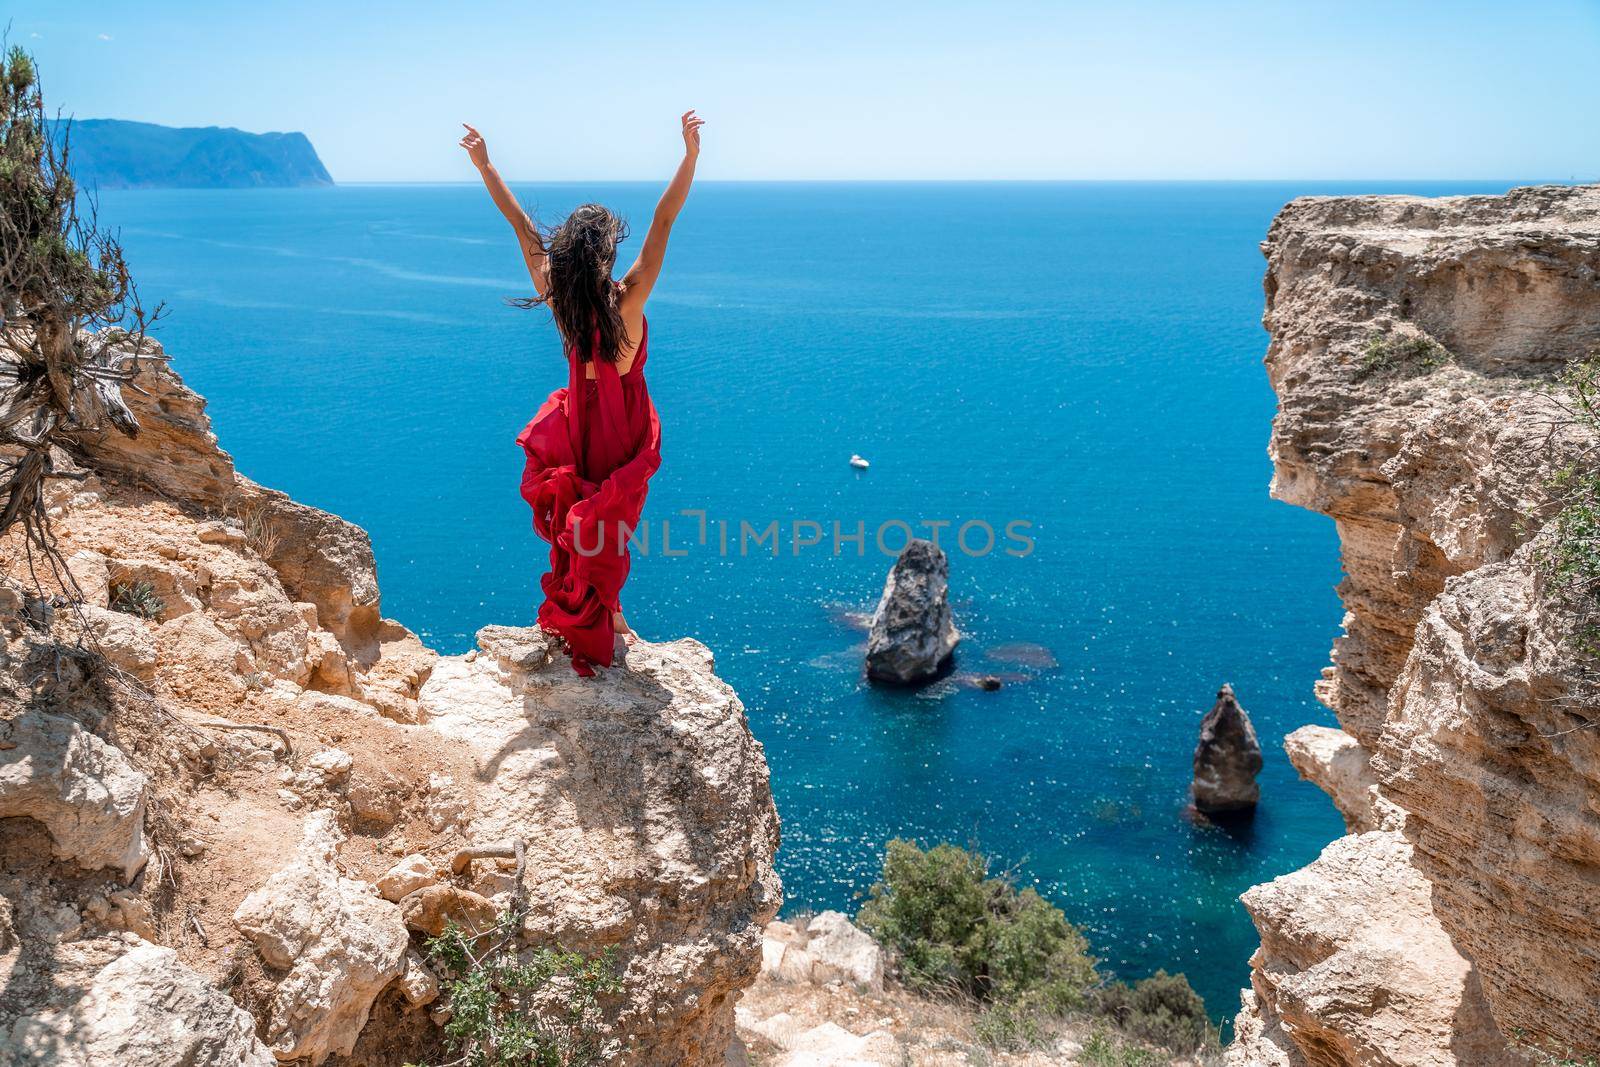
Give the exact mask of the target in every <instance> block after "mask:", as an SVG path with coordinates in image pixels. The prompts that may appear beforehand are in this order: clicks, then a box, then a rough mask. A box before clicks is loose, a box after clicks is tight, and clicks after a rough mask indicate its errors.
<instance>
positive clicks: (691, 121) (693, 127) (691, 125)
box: [469, 108, 706, 159]
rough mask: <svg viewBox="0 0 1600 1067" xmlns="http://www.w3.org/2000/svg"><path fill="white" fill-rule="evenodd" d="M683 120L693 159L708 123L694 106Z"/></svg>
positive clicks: (685, 151)
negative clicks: (701, 134)
mask: <svg viewBox="0 0 1600 1067" xmlns="http://www.w3.org/2000/svg"><path fill="white" fill-rule="evenodd" d="M681 121H682V122H683V154H684V155H686V156H689V157H690V158H691V159H692V158H694V157H695V156H698V155H699V154H700V127H702V126H704V125H705V124H706V120H705V119H703V118H701V117H700V116H699V115H696V114H695V113H694V108H690V109H689V110H688V111H685V112H684V113H683V119H682V120H681ZM469 128H470V127H469Z"/></svg>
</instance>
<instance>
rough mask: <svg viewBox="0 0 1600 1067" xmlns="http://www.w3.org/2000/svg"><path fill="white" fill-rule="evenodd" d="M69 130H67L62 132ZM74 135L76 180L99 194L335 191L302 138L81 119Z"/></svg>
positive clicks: (73, 126) (229, 129) (217, 128)
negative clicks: (309, 188) (295, 188)
mask: <svg viewBox="0 0 1600 1067" xmlns="http://www.w3.org/2000/svg"><path fill="white" fill-rule="evenodd" d="M63 125H65V124H63ZM68 133H69V135H70V138H71V143H72V171H73V176H74V177H75V178H77V179H78V181H79V182H81V183H83V184H84V185H87V186H90V187H94V188H100V189H254V188H276V187H287V186H300V185H332V184H333V179H332V178H331V177H329V175H328V170H327V168H326V167H324V166H323V165H322V160H321V159H320V158H318V156H317V150H316V149H315V148H313V147H312V145H311V141H310V140H309V139H308V138H307V137H306V135H305V134H303V133H247V132H245V131H244V130H236V129H233V128H232V127H224V126H186V127H176V126H158V125H156V124H155V123H153V122H128V121H126V120H124V119H79V120H78V121H76V122H73V123H71V125H70V127H68Z"/></svg>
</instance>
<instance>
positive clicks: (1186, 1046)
mask: <svg viewBox="0 0 1600 1067" xmlns="http://www.w3.org/2000/svg"><path fill="white" fill-rule="evenodd" d="M856 921H857V922H858V923H859V924H860V925H861V927H862V928H863V929H864V930H866V931H867V932H868V933H870V934H872V935H873V936H874V937H876V938H877V939H878V940H879V941H880V942H881V943H882V944H883V945H884V946H885V947H886V948H888V949H889V951H890V952H891V953H892V954H893V956H894V959H895V962H896V966H897V967H898V969H899V973H900V976H901V979H902V980H903V981H904V982H905V983H906V984H907V985H908V986H910V987H911V988H913V989H920V990H924V991H927V990H949V991H956V992H960V993H964V994H966V995H968V996H971V997H973V998H975V999H976V1000H977V1001H978V1002H979V1003H980V1004H981V1005H982V1012H981V1014H980V1015H979V1017H978V1022H977V1034H978V1038H979V1039H980V1040H981V1041H982V1042H983V1043H984V1044H986V1045H989V1046H991V1047H994V1048H1019V1047H1026V1046H1029V1045H1038V1044H1042V1043H1045V1042H1046V1041H1048V1039H1049V1038H1050V1037H1051V1036H1052V1034H1053V1033H1054V1032H1055V1031H1056V1030H1057V1029H1058V1028H1059V1027H1058V1024H1059V1023H1060V1022H1061V1021H1062V1020H1063V1019H1065V1018H1067V1017H1069V1016H1072V1015H1075V1014H1085V1013H1087V1014H1093V1015H1096V1016H1103V1017H1105V1018H1106V1019H1108V1020H1109V1021H1111V1022H1113V1023H1115V1024H1116V1025H1117V1026H1118V1027H1120V1028H1121V1029H1123V1030H1124V1031H1125V1032H1126V1033H1127V1034H1128V1035H1130V1036H1132V1037H1135V1038H1137V1039H1139V1040H1141V1041H1148V1042H1151V1043H1153V1044H1160V1045H1164V1046H1166V1047H1169V1048H1172V1049H1173V1050H1175V1051H1179V1052H1192V1051H1195V1050H1198V1049H1201V1048H1206V1047H1211V1046H1214V1045H1215V1044H1216V1031H1215V1030H1214V1029H1213V1028H1212V1026H1211V1023H1210V1020H1209V1019H1207V1018H1206V1014H1205V1006H1204V1004H1203V1003H1202V1002H1201V1000H1200V997H1199V996H1198V995H1197V994H1196V993H1195V992H1194V990H1193V989H1192V988H1190V986H1189V983H1188V980H1187V979H1185V978H1184V977H1183V976H1182V975H1168V974H1166V973H1165V972H1158V973H1157V974H1156V975H1155V976H1154V977H1152V978H1146V979H1145V980H1143V981H1142V982H1139V983H1136V984H1135V985H1133V986H1127V985H1123V984H1122V983H1110V984H1107V983H1106V979H1105V977H1104V976H1103V975H1102V974H1100V972H1099V971H1098V970H1097V969H1096V960H1095V959H1094V957H1093V956H1091V955H1090V954H1089V943H1088V941H1087V940H1086V939H1085V938H1084V936H1083V931H1082V930H1080V929H1079V928H1078V927H1076V926H1074V925H1073V924H1072V923H1070V922H1068V921H1067V917H1066V916H1065V915H1064V914H1063V913H1062V911H1061V909H1060V908H1058V907H1056V906H1055V905H1053V904H1051V903H1050V902H1049V901H1047V900H1045V899H1044V898H1043V897H1041V896H1040V895H1039V894H1038V893H1036V892H1034V891H1033V890H1032V889H1022V890H1018V889H1017V887H1016V886H1015V885H1013V884H1012V883H1011V881H1010V880H1009V879H1006V878H1004V877H990V875H989V864H988V861H987V860H986V859H985V858H984V857H982V856H980V855H978V854H976V853H974V852H970V851H968V850H966V849H963V848H957V847H955V846H954V845H949V844H941V845H936V846H934V847H933V848H930V849H927V850H926V851H924V850H923V849H921V848H919V847H918V846H917V845H916V844H915V843H914V842H911V841H904V840H900V839H896V840H893V841H890V842H889V845H888V849H887V850H886V852H885V853H884V858H883V877H882V879H881V880H880V881H879V882H878V883H877V884H875V885H874V886H873V887H872V890H871V893H870V896H869V899H868V900H867V902H866V904H865V905H864V906H863V907H862V908H861V913H860V914H859V915H858V916H857V917H856ZM1116 1047H1121V1046H1116ZM1128 1047H1129V1048H1130V1049H1132V1050H1133V1051H1131V1052H1129V1053H1128V1055H1130V1056H1133V1055H1135V1054H1137V1055H1143V1054H1144V1053H1143V1051H1142V1050H1140V1049H1138V1048H1136V1047H1134V1046H1128ZM1108 1048H1111V1046H1108ZM1107 1054H1108V1055H1110V1054H1111V1053H1110V1052H1108V1053H1107ZM1106 1062H1107V1063H1112V1062H1123V1061H1113V1060H1107V1061H1106ZM1126 1062H1128V1063H1139V1062H1144V1061H1141V1060H1138V1059H1130V1060H1127V1061H1126Z"/></svg>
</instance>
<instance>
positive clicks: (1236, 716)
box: [1191, 685, 1261, 814]
mask: <svg viewBox="0 0 1600 1067" xmlns="http://www.w3.org/2000/svg"><path fill="white" fill-rule="evenodd" d="M1260 773H1261V742H1259V741H1257V740H1256V729H1255V727H1254V726H1253V725H1251V722H1250V716H1249V715H1248V714H1246V713H1245V710H1244V708H1242V707H1240V706H1239V702H1238V701H1237V700H1235V699H1234V696H1233V686H1231V685H1224V686H1223V687H1222V688H1221V689H1220V690H1218V692H1217V702H1216V704H1214V705H1213V706H1212V708H1211V710H1210V711H1208V712H1206V714H1205V717H1204V718H1202V719H1201V720H1200V742H1199V744H1197V745H1195V749H1194V783H1193V785H1192V786H1191V794H1192V795H1193V797H1194V806H1195V808H1196V809H1198V810H1200V811H1202V812H1205V813H1207V814H1216V813H1223V812H1238V811H1249V810H1250V809H1252V808H1254V807H1255V806H1256V801H1257V800H1258V799H1259V798H1260V796H1261V788H1260V786H1258V785H1257V784H1256V775H1257V774H1260Z"/></svg>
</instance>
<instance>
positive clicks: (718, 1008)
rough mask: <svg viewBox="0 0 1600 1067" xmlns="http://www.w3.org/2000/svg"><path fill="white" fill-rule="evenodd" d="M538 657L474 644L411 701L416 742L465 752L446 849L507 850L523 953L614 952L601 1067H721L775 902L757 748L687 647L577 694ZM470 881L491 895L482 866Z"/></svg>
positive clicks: (539, 644) (508, 639) (542, 649)
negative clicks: (521, 863) (514, 869)
mask: <svg viewBox="0 0 1600 1067" xmlns="http://www.w3.org/2000/svg"><path fill="white" fill-rule="evenodd" d="M554 651H555V650H554V649H553V648H552V647H551V646H550V643H549V641H548V640H547V638H546V637H545V636H544V635H543V634H542V633H540V632H539V631H537V630H533V629H512V628H508V627H498V626H497V627H487V628H485V629H484V630H482V631H480V632H479V634H478V648H477V650H476V655H468V656H446V657H443V658H441V659H439V660H438V662H437V663H436V664H435V665H434V666H433V669H432V671H431V674H430V675H429V677H428V679H427V681H426V682H425V683H424V685H423V686H422V689H421V693H420V696H419V706H420V709H421V712H422V718H423V721H424V722H425V723H426V724H427V725H426V726H424V727H422V728H421V729H424V730H430V731H436V732H437V733H438V734H440V735H441V736H443V737H447V738H451V739H455V740H457V741H460V742H463V743H465V744H467V745H468V746H470V748H471V750H472V751H473V752H474V753H476V759H477V761H478V766H477V769H476V771H475V773H474V775H473V779H474V781H473V797H472V803H471V805H470V807H469V808H467V810H466V811H465V812H464V813H463V816H462V817H463V819H464V820H465V823H466V826H465V832H464V833H463V836H464V837H465V838H466V839H467V840H469V841H475V842H488V841H506V840H518V839H520V840H522V841H524V842H525V844H526V846H527V864H526V873H525V876H524V885H523V888H524V892H525V894H526V899H527V902H528V905H529V908H530V911H529V914H528V917H527V919H526V920H525V923H524V929H525V931H526V936H527V938H528V940H530V941H531V942H533V943H545V944H548V943H552V942H556V943H560V944H563V945H565V946H567V947H568V948H570V949H573V950H576V951H583V952H596V951H599V950H601V949H602V948H604V947H606V946H613V947H614V948H615V950H616V952H617V958H618V962H619V963H620V964H621V965H622V980H623V993H622V996H621V998H620V1000H621V1002H622V1006H621V1009H620V1011H618V1012H617V1013H616V1014H615V1015H614V1016H608V1018H607V1020H606V1031H607V1033H608V1034H615V1035H627V1037H628V1038H629V1039H630V1041H629V1043H628V1044H627V1046H626V1047H625V1048H624V1050H623V1052H622V1053H621V1054H620V1056H619V1057H618V1058H617V1059H616V1060H615V1061H614V1062H615V1063H617V1064H619V1065H626V1067H641V1065H653V1064H657V1063H673V1064H685V1065H691V1067H711V1065H721V1064H722V1062H723V1058H724V1054H725V1052H726V1050H727V1049H728V1047H729V1045H730V1042H731V1041H732V1039H733V1036H734V1034H733V1005H734V1001H735V1000H736V999H737V996H738V993H739V991H740V990H741V989H742V988H743V987H744V986H745V985H747V984H748V983H749V982H751V981H752V980H753V979H754V978H755V977H756V974H757V971H758V968H759V966H760V960H761V931H762V926H763V924H764V923H765V922H766V921H767V920H768V919H770V918H772V916H773V914H774V912H776V910H777V907H778V904H779V901H780V888H779V884H778V879H777V875H776V873H775V872H774V870H773V868H772V855H773V851H774V849H776V847H777V843H778V822H777V815H776V812H775V810H774V808H773V805H772V794H771V792H770V790H769V788H768V785H767V770H766V762H765V759H764V757H763V754H762V750H761V745H760V743H759V742H757V741H756V740H755V738H753V737H752V736H751V734H750V729H749V725H748V723H747V721H746V719H745V714H744V707H743V705H741V704H740V703H739V699H738V697H737V696H736V695H735V694H734V692H733V690H732V689H730V688H728V686H727V685H726V684H725V683H723V682H722V681H721V680H720V679H718V678H717V677H716V675H715V673H713V670H712V659H711V655H710V653H709V652H708V651H707V650H706V649H705V647H704V646H703V645H700V644H697V643H696V642H694V641H674V642H671V643H666V644H652V643H649V642H644V641H641V642H638V643H636V644H635V645H633V646H632V647H631V648H630V649H629V650H628V664H627V667H626V669H621V670H610V671H604V672H602V673H601V674H600V676H599V677H596V678H587V679H585V678H578V677H577V676H576V675H574V674H573V672H572V670H571V668H570V667H569V666H568V665H567V664H566V662H565V661H564V659H562V658H561V657H559V656H557V655H555V654H554ZM473 873H474V877H475V878H476V879H477V881H475V882H474V883H473V888H475V889H478V890H479V891H480V892H484V893H485V894H487V895H493V894H495V893H499V892H502V891H504V889H505V883H506V881H507V875H506V873H505V872H499V873H496V872H495V871H494V870H493V865H492V864H475V865H474V867H473ZM423 892H427V890H423Z"/></svg>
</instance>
